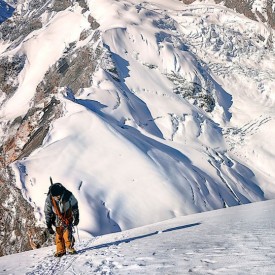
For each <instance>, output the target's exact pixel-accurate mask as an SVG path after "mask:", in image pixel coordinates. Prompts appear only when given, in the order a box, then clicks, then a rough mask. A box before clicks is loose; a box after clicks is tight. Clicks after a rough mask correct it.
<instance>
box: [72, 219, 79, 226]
mask: <svg viewBox="0 0 275 275" xmlns="http://www.w3.org/2000/svg"><path fill="white" fill-rule="evenodd" d="M78 224H79V219H77V218H75V219H74V222H73V225H74V226H77V225H78Z"/></svg>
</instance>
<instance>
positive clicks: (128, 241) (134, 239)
mask: <svg viewBox="0 0 275 275" xmlns="http://www.w3.org/2000/svg"><path fill="white" fill-rule="evenodd" d="M200 224H201V223H192V224H187V225H183V226H178V227H172V228H168V229H165V230H162V231H155V232H153V233H148V234H145V235H141V236H137V237H133V238H128V239H124V240H119V241H115V242H110V243H105V244H100V245H96V246H91V247H87V248H84V249H81V250H79V251H78V254H82V253H84V252H86V251H89V250H95V249H100V248H107V247H110V246H112V245H119V244H121V243H130V242H133V241H136V240H139V239H144V238H147V237H151V236H154V235H158V234H162V233H167V232H171V231H175V230H182V229H186V228H190V227H194V226H198V225H200Z"/></svg>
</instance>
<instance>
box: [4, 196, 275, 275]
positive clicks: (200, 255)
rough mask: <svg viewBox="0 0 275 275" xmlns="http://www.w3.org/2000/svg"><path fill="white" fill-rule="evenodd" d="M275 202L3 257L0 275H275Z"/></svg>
mask: <svg viewBox="0 0 275 275" xmlns="http://www.w3.org/2000/svg"><path fill="white" fill-rule="evenodd" d="M274 209H275V203H274V201H268V202H260V203H255V204H250V205H243V206H237V207H232V208H230V209H221V210H216V211H211V212H207V213H200V214H195V215H190V216H185V217H180V218H175V219H171V220H169V221H165V222H161V223H158V224H153V225H149V226H146V227H141V228H136V229H132V230H127V231H124V232H119V233H114V234H110V235H105V236H99V237H95V238H90V239H85V238H81V240H80V242H77V249H78V255H73V256H70V255H67V256H64V257H62V258H61V259H56V258H54V257H53V252H54V247H47V248H42V249H38V250H35V251H28V252H24V253H20V254H14V255H9V256H5V257H1V258H0V274H14V275H21V274H28V275H39V274H41V275H44V274H66V275H69V274H119V275H123V274H196V275H199V274H202V275H204V274H214V275H215V274H227V275H235V274H240V275H243V274H244V275H246V274H251V275H255V274H273V273H274V271H275V260H274V246H275V238H274V226H275V220H274V214H273V213H274Z"/></svg>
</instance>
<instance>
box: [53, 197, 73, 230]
mask: <svg viewBox="0 0 275 275" xmlns="http://www.w3.org/2000/svg"><path fill="white" fill-rule="evenodd" d="M51 200H52V204H53V208H54V210H55V214H56V215H57V216H58V218H59V219H60V220H61V221H62V223H63V224H64V225H66V226H68V225H69V224H70V221H69V219H68V218H66V217H65V216H63V215H62V213H61V212H60V210H59V207H58V206H57V204H56V201H55V199H54V198H53V197H51Z"/></svg>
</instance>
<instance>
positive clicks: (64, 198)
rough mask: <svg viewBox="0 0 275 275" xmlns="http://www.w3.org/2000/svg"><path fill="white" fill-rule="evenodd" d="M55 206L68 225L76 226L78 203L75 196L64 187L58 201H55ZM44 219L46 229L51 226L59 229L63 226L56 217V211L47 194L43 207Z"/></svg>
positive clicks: (50, 197) (49, 195)
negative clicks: (67, 221)
mask: <svg viewBox="0 0 275 275" xmlns="http://www.w3.org/2000/svg"><path fill="white" fill-rule="evenodd" d="M56 205H57V207H58V209H59V211H60V213H61V214H62V216H63V217H64V218H66V219H68V220H69V222H70V225H72V224H74V225H77V224H78V222H79V210H78V202H77V200H76V198H75V196H74V195H73V194H72V193H71V192H70V191H68V190H67V189H66V188H65V187H64V191H63V193H62V195H61V198H60V200H59V201H56ZM44 212H45V218H46V224H47V227H51V226H52V225H54V226H56V227H59V226H65V224H64V222H63V221H62V220H61V219H60V217H59V216H58V215H57V213H56V210H55V208H54V206H53V202H52V196H51V194H50V193H49V194H48V195H47V198H46V202H45V207H44Z"/></svg>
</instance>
